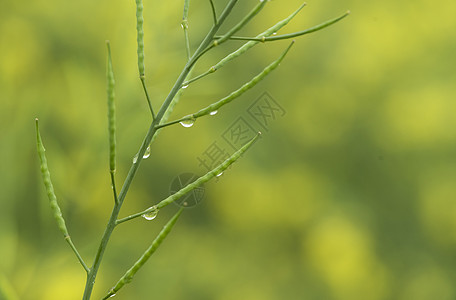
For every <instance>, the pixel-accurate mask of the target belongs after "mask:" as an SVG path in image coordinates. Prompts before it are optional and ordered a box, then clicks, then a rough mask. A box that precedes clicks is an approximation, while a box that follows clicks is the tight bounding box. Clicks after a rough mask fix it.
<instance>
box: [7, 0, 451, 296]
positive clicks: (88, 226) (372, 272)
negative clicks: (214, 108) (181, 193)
mask: <svg viewBox="0 0 456 300" xmlns="http://www.w3.org/2000/svg"><path fill="white" fill-rule="evenodd" d="M225 2H226V1H215V4H216V6H217V7H218V9H221V8H222V6H223V5H224V3H225ZM240 2H241V3H240V4H239V5H238V7H237V8H236V9H235V10H234V12H233V15H232V17H231V18H230V19H229V20H228V25H229V24H232V23H234V22H235V21H236V20H239V18H241V17H242V16H243V15H244V14H245V13H246V12H248V11H249V10H250V9H251V7H253V6H254V5H255V4H256V3H257V2H256V1H240ZM300 4H301V2H300V1H297V0H287V1H278V0H275V1H271V2H269V3H268V4H267V5H266V7H265V9H264V10H263V11H262V12H261V13H260V15H259V16H258V17H257V18H256V19H254V21H253V22H252V23H250V24H249V25H248V26H247V27H246V28H244V29H243V30H242V32H240V34H242V35H247V36H253V35H255V34H256V33H258V32H261V31H263V30H264V29H266V28H268V27H270V26H271V25H273V24H274V23H275V22H276V21H278V20H281V19H283V18H285V17H286V16H288V15H289V14H290V13H291V12H292V11H293V10H295V9H296V8H297V7H298V6H299V5H300ZM144 6H145V10H144V18H145V38H146V41H145V42H146V48H145V49H146V80H147V86H148V88H149V92H150V94H151V96H152V99H153V104H154V106H155V107H156V108H157V109H158V107H159V105H160V104H161V102H162V101H163V99H164V97H165V96H166V94H167V93H168V91H169V89H170V88H171V86H172V84H173V83H174V80H175V79H176V78H177V76H178V74H179V73H180V70H181V69H182V67H183V65H184V63H185V49H184V43H183V33H182V29H181V27H180V22H181V17H182V6H183V1H147V0H145V3H144ZM347 9H350V10H351V12H352V14H351V15H350V16H349V17H348V18H346V19H344V20H343V21H341V22H340V23H338V24H336V25H334V26H332V27H330V28H328V29H325V30H323V31H320V32H318V33H314V34H311V35H308V36H304V37H301V38H298V39H297V43H296V45H295V46H294V47H293V48H292V50H291V52H290V53H289V56H287V57H286V59H285V60H284V61H283V62H282V63H281V66H280V67H279V68H278V69H277V70H276V71H274V72H273V73H271V74H270V75H269V77H268V78H267V79H266V80H264V81H263V82H262V83H260V84H259V85H258V86H256V87H255V89H253V90H250V91H249V92H247V93H246V94H244V95H243V96H242V97H241V98H240V99H238V100H237V101H236V102H234V103H233V104H231V105H230V106H229V107H225V108H224V109H223V110H221V111H220V112H219V113H218V114H217V115H216V116H214V117H206V118H204V119H201V120H198V121H197V122H196V123H195V125H194V126H193V127H191V128H183V127H181V126H179V125H176V126H173V127H171V128H167V129H165V130H163V131H162V132H161V133H160V135H159V136H158V138H157V140H156V143H155V144H154V145H153V148H152V155H151V157H150V158H149V159H147V160H145V161H144V162H143V164H142V165H141V169H140V171H139V173H138V175H137V178H136V180H135V181H134V183H133V185H132V187H131V190H130V192H129V194H128V196H127V198H126V201H125V206H124V208H123V210H122V212H121V215H122V216H126V215H128V214H131V213H134V212H137V211H140V210H143V209H145V208H147V207H149V206H151V205H153V204H155V203H157V202H158V201H160V200H161V199H163V198H164V197H166V196H167V195H168V193H169V185H170V183H171V181H172V180H173V178H175V177H176V176H177V175H178V174H180V173H183V172H192V173H196V174H202V173H204V171H205V169H204V168H203V167H202V166H201V165H200V163H199V161H198V159H197V158H198V157H201V156H202V155H203V154H204V152H205V150H207V148H208V147H209V146H210V145H211V144H212V143H214V142H217V143H219V144H220V145H225V147H228V146H227V145H226V143H225V142H226V141H225V140H224V139H223V133H224V132H225V131H226V130H227V128H229V127H230V125H231V124H232V123H233V122H234V121H235V120H237V118H238V117H239V116H241V117H243V118H244V119H245V120H246V122H247V123H249V124H250V125H251V126H252V127H254V128H255V129H258V128H260V127H261V126H260V125H259V124H258V123H256V122H255V120H254V119H253V118H251V116H250V115H249V114H248V108H249V107H250V105H252V103H255V101H256V100H257V99H259V97H261V96H262V95H263V94H264V93H265V92H267V93H268V95H270V97H272V98H273V99H274V100H275V102H276V103H278V104H279V105H280V106H281V107H282V108H283V110H284V111H285V113H284V115H283V116H279V117H277V118H275V119H274V120H271V122H270V123H269V125H268V127H267V128H266V130H264V129H263V131H264V134H263V138H262V139H261V140H260V141H259V142H258V143H256V144H255V145H254V147H253V148H252V149H251V150H250V151H249V152H248V153H247V154H246V155H245V156H244V157H243V158H241V159H240V161H239V162H238V163H236V164H235V165H234V166H233V167H232V168H230V169H229V170H228V171H227V172H225V174H224V175H223V176H221V178H220V179H219V180H217V181H214V182H212V183H209V184H207V185H206V195H205V198H204V200H203V201H202V203H201V204H199V205H198V206H196V207H194V208H192V209H188V210H187V211H185V213H184V214H183V215H182V217H181V219H180V220H179V221H178V223H177V225H176V227H175V228H174V231H173V232H172V233H171V234H170V236H169V237H168V238H167V240H165V242H164V243H163V245H162V246H161V248H160V249H159V250H158V251H157V253H156V254H155V255H154V256H153V257H152V259H151V260H150V261H149V262H148V264H147V265H146V266H145V267H144V268H143V269H142V270H140V271H139V273H138V274H137V276H136V278H135V279H134V280H133V282H132V283H131V284H129V285H127V286H126V287H125V288H124V289H122V290H121V291H120V292H119V294H118V295H117V296H116V299H167V300H172V299H180V300H181V299H198V300H205V299H208V300H212V299H216V300H233V299H249V300H255V299H259V300H272V299H335V300H346V299H347V300H348V299H373V300H377V299H378V300H380V299H404V300H406V299H414V300H421V299H422V300H427V299H429V300H431V299H440V300H443V299H456V288H455V285H454V282H455V280H456V271H455V269H456V260H455V253H456V132H455V128H456V117H455V116H456V104H455V103H456V102H455V95H456V72H455V69H456V68H455V66H456V56H455V53H456V18H454V16H455V15H456V2H455V1H450V0H443V1H438V3H435V2H432V1H422V0H417V1H393V0H386V1H355V0H345V1H329V0H321V1H311V0H310V1H308V5H307V7H305V8H304V9H303V10H302V11H301V13H300V14H299V15H298V16H297V17H296V18H295V19H294V20H293V21H292V22H291V23H290V24H289V26H287V27H285V28H284V29H282V30H281V31H280V33H288V32H293V31H297V30H301V29H304V28H307V27H310V26H313V25H315V24H318V23H320V22H322V21H325V20H327V19H330V18H333V17H336V16H339V15H340V14H342V13H344V12H345V11H346V10H347ZM189 22H190V38H191V41H192V43H191V45H192V49H195V47H196V46H197V43H198V42H199V41H200V40H201V39H202V37H203V36H204V34H205V31H206V30H207V29H208V27H209V26H210V24H211V13H210V10H209V4H208V1H196V0H192V1H191V6H190V19H189ZM107 39H109V40H110V41H111V47H112V53H113V65H114V71H115V77H116V100H117V120H118V124H117V125H118V177H117V178H118V180H117V181H118V185H119V186H120V185H121V183H122V182H123V179H124V178H125V175H126V173H127V171H128V169H129V167H130V165H131V160H132V158H133V156H134V154H135V153H136V151H137V149H138V148H139V145H140V143H141V141H142V138H143V136H144V134H145V132H146V130H147V127H148V125H149V123H150V114H149V112H148V108H147V104H146V101H145V99H144V97H143V94H142V90H141V85H140V81H139V80H138V76H137V64H136V31H135V3H134V1H132V0H130V1H107V0H102V1H89V0H81V1H53V0H46V1H44V0H31V1H27V2H20V1H13V0H2V1H1V2H0V128H1V130H0V143H1V147H0V157H1V158H2V159H1V164H0V168H1V172H0V188H1V195H0V299H7V300H15V299H34V300H36V299H46V300H53V299H68V300H72V299H81V298H82V292H83V288H84V283H85V275H84V271H83V270H82V268H81V267H80V266H79V264H78V262H77V260H76V259H75V257H74V255H73V254H72V253H71V251H70V249H69V248H68V246H67V245H66V244H65V242H64V240H63V238H62V236H61V234H60V232H59V231H58V229H57V227H56V226H55V222H54V220H53V219H52V216H51V214H50V210H49V207H48V201H47V198H46V195H45V191H44V187H43V184H42V180H41V178H40V174H39V164H38V157H37V155H36V147H35V132H34V130H35V128H34V126H35V125H34V118H35V117H38V118H39V119H40V122H41V133H42V136H43V141H44V144H45V147H46V150H47V151H46V155H47V157H48V161H49V167H50V170H51V176H52V178H53V182H54V186H55V188H56V193H57V196H58V199H59V202H60V205H61V207H62V210H63V214H64V216H65V218H66V220H67V225H68V227H69V230H70V233H71V234H72V238H73V241H74V242H75V244H76V245H77V246H78V247H79V249H80V252H81V254H82V256H83V257H84V258H85V259H86V261H87V263H89V264H90V263H91V262H92V259H93V256H94V253H95V251H96V248H97V245H98V241H99V238H100V237H101V234H102V232H103V230H104V226H105V224H106V222H107V219H108V216H109V214H110V211H111V208H112V204H113V203H112V202H113V201H112V196H111V191H110V180H109V172H108V156H107V153H108V146H107V130H106V126H107V121H106V93H105V89H106V79H105V63H106V47H105V40H107ZM240 44H241V42H236V41H231V42H229V43H227V44H226V46H223V47H218V48H216V49H214V51H212V52H211V53H210V54H209V55H208V56H207V57H205V58H204V59H203V60H201V62H200V63H199V64H198V66H197V67H196V71H195V72H196V73H199V72H202V71H205V70H207V68H209V67H210V66H211V65H212V64H214V63H215V62H217V61H218V60H220V59H221V58H222V57H224V55H226V54H227V53H229V51H230V50H234V49H235V48H236V47H237V46H239V45H240ZM287 45H288V42H287V41H281V42H274V43H266V44H260V45H258V46H256V47H255V48H253V49H252V50H251V51H249V52H248V53H247V54H246V55H244V56H242V57H240V58H239V59H237V60H235V61H233V62H231V63H230V64H229V65H228V66H226V67H225V68H223V69H221V70H219V71H217V72H216V73H215V74H213V75H211V76H209V77H207V78H205V79H203V80H201V81H198V82H195V83H194V84H193V85H191V86H190V87H189V88H188V89H187V90H186V93H185V94H184V96H183V98H182V99H181V103H180V104H179V106H178V107H177V108H176V109H175V112H174V114H173V116H172V118H177V117H180V116H182V115H184V114H187V113H191V112H194V111H196V110H197V109H199V108H201V107H204V106H205V105H207V104H209V103H212V102H214V101H215V100H218V99H219V98H221V97H223V96H225V95H227V94H228V93H229V92H230V91H232V90H234V89H236V88H238V87H239V86H240V85H241V84H243V83H244V82H245V81H247V80H249V79H250V78H252V77H253V76H254V75H255V74H257V73H258V72H259V71H260V70H262V68H263V67H264V66H266V65H267V64H269V63H270V62H271V61H273V60H274V59H275V58H276V57H277V56H278V55H280V53H281V52H282V51H283V49H284V48H285V47H286V46H287ZM196 73H195V74H196ZM224 143H225V144H224ZM227 149H228V148H227ZM175 210H176V207H175V206H169V207H166V209H164V210H163V211H161V212H160V214H159V215H158V217H157V219H155V220H154V221H145V220H144V219H137V220H134V221H131V222H129V223H126V224H123V225H121V226H119V228H118V230H116V231H115V232H114V235H113V238H112V240H111V242H110V244H109V246H108V249H107V252H106V256H105V259H104V261H103V263H102V267H101V270H100V273H99V277H98V278H97V282H96V285H95V290H94V297H93V299H100V298H101V297H102V296H104V294H105V293H106V291H107V290H108V289H109V288H110V287H111V286H112V285H113V284H114V283H115V282H116V281H117V279H118V278H119V277H120V276H121V275H122V274H123V273H124V272H125V270H126V269H127V268H128V267H129V266H130V265H131V264H132V263H133V262H134V261H135V260H136V259H137V257H138V256H139V255H140V254H141V253H142V251H144V249H145V248H146V247H148V245H149V244H150V242H151V240H152V239H153V237H154V236H155V234H156V233H158V231H159V230H160V228H161V226H162V225H163V224H164V223H165V222H166V221H167V219H168V218H169V217H170V216H171V215H172V214H173V213H174V211H175Z"/></svg>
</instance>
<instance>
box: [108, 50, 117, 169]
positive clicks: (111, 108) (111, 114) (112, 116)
mask: <svg viewBox="0 0 456 300" xmlns="http://www.w3.org/2000/svg"><path fill="white" fill-rule="evenodd" d="M106 44H107V47H108V66H107V72H106V77H107V93H108V131H109V169H110V171H111V173H115V172H116V105H115V102H114V96H115V93H114V86H115V81H114V72H113V69H112V59H111V47H110V45H109V41H107V42H106Z"/></svg>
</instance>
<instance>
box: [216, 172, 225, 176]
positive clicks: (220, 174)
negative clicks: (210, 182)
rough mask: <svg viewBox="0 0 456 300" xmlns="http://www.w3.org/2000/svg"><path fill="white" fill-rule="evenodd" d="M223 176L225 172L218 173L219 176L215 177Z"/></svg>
mask: <svg viewBox="0 0 456 300" xmlns="http://www.w3.org/2000/svg"><path fill="white" fill-rule="evenodd" d="M222 175H223V172H220V173H218V174H217V175H215V177H220V176H222Z"/></svg>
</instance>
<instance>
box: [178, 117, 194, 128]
mask: <svg viewBox="0 0 456 300" xmlns="http://www.w3.org/2000/svg"><path fill="white" fill-rule="evenodd" d="M179 123H180V124H181V125H182V126H184V127H186V128H189V127H192V126H193V124H195V120H191V119H190V120H184V121H180V122H179Z"/></svg>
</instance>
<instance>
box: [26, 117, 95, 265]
mask: <svg viewBox="0 0 456 300" xmlns="http://www.w3.org/2000/svg"><path fill="white" fill-rule="evenodd" d="M35 126H36V148H37V151H38V156H39V159H40V167H41V177H43V182H44V186H45V188H46V193H47V196H48V198H49V205H50V207H51V212H52V215H53V216H54V219H55V220H56V222H57V227H58V228H59V230H60V232H62V234H63V237H64V239H65V241H66V242H67V243H68V245H69V246H70V247H71V249H72V250H73V252H74V254H75V255H76V257H77V258H78V260H79V263H80V264H81V265H82V267H83V268H84V270H85V271H86V272H87V273H88V272H89V268H88V267H87V265H86V264H85V262H84V260H83V259H82V257H81V255H80V254H79V252H78V250H77V249H76V247H75V246H74V244H73V241H72V240H71V237H70V234H69V233H68V229H67V227H66V224H65V219H64V218H63V215H62V211H61V210H60V207H59V204H58V203H57V197H56V195H55V192H54V186H53V185H52V181H51V174H50V172H49V167H48V164H47V159H46V155H45V151H46V150H45V149H44V145H43V141H42V140H41V135H40V130H39V126H38V119H35Z"/></svg>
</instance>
